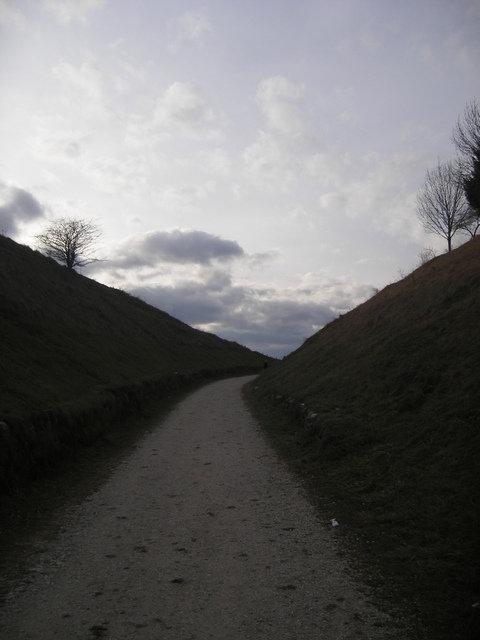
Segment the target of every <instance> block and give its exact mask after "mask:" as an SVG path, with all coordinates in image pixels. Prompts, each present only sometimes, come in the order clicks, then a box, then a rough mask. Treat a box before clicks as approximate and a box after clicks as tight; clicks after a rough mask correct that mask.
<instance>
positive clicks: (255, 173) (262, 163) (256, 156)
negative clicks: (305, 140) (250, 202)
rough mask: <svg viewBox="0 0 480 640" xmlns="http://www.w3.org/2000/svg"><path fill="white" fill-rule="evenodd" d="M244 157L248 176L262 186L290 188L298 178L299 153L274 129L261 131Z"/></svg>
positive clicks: (261, 187)
mask: <svg viewBox="0 0 480 640" xmlns="http://www.w3.org/2000/svg"><path fill="white" fill-rule="evenodd" d="M242 157H243V163H244V174H245V176H246V177H247V179H248V180H249V181H250V182H252V183H253V184H254V185H255V186H256V187H258V188H260V189H265V190H267V191H278V190H280V191H284V192H288V191H289V190H290V189H291V188H292V187H293V186H294V185H295V184H297V182H298V167H297V166H296V157H295V155H294V154H292V152H291V148H290V145H289V143H288V142H286V141H285V140H283V139H279V138H278V137H277V136H275V135H273V134H271V133H266V132H263V131H260V132H259V135H258V139H257V141H256V142H254V143H253V144H251V145H250V146H248V147H247V148H246V149H245V151H244V152H243V156H242Z"/></svg>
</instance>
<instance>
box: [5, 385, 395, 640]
mask: <svg viewBox="0 0 480 640" xmlns="http://www.w3.org/2000/svg"><path fill="white" fill-rule="evenodd" d="M248 379H250V378H234V379H230V380H223V381H220V382H216V383H213V384H210V385H208V386H206V387H203V388H202V389H200V390H197V391H196V392H194V393H193V394H192V395H190V396H188V397H187V398H186V399H184V400H183V401H182V402H181V403H180V404H178V405H177V406H176V407H175V408H174V409H173V410H172V412H171V413H170V414H169V415H168V416H167V418H166V419H164V420H163V421H161V422H160V423H159V424H158V427H157V428H156V429H154V430H153V431H152V432H151V433H148V434H147V435H146V436H145V437H144V438H143V439H142V440H141V441H140V443H139V444H138V447H137V448H136V450H135V451H134V453H133V454H132V455H130V456H129V457H128V458H126V459H125V460H123V462H122V463H121V464H119V466H118V467H117V468H116V469H115V470H114V471H113V472H112V473H111V475H110V477H109V479H108V480H107V481H106V482H105V483H104V484H103V486H102V487H101V488H100V489H99V490H98V491H96V492H95V493H93V494H92V495H90V496H89V497H88V498H87V499H86V500H84V501H83V502H82V503H81V504H79V505H75V506H72V507H71V508H70V509H68V510H67V512H66V513H64V514H63V516H62V519H61V521H59V522H58V527H59V534H58V535H57V536H55V539H54V541H53V542H51V543H48V542H45V541H42V548H41V549H38V550H37V551H38V553H37V554H35V555H33V556H32V558H35V559H36V560H35V562H32V563H31V565H30V566H29V568H28V571H26V572H25V573H24V574H23V575H22V576H17V578H16V579H15V580H14V581H13V582H12V584H11V585H10V590H9V592H8V595H7V597H6V600H5V603H4V606H3V608H2V609H1V610H0V637H1V638H3V639H4V640H15V639H17V638H18V639H20V638H21V639H22V640H27V639H32V640H33V639H34V640H52V639H54V638H62V640H64V639H66V638H68V639H72V640H73V639H75V640H77V639H78V640H91V639H93V638H107V639H108V638H110V639H112V640H127V639H133V638H134V639H135V640H159V639H163V638H172V639H173V638H174V639H175V640H187V639H193V638H199V639H202V640H204V639H206V638H222V639H224V638H229V639H231V640H233V639H235V638H242V640H243V639H245V638H255V639H259V638H269V639H273V638H275V639H276V640H281V639H286V638H288V639H294V638H302V639H304V640H308V639H312V640H313V639H315V640H317V639H318V638H322V639H325V640H334V639H335V640H341V639H345V640H347V639H353V638H372V639H373V638H375V639H387V638H405V637H408V634H406V632H405V629H402V628H399V627H398V625H399V624H400V623H399V621H398V619H396V618H394V617H393V616H390V615H388V614H387V613H385V612H381V611H379V610H378V609H377V608H376V607H375V605H374V604H373V603H372V602H371V601H370V599H369V598H370V596H369V592H368V590H367V589H366V588H365V587H363V586H362V585H361V583H359V582H358V581H356V580H355V577H354V576H353V575H352V574H351V572H350V571H349V568H348V566H347V564H346V561H345V560H344V559H341V558H340V557H339V556H338V553H337V544H336V540H335V532H336V529H335V528H334V527H331V526H330V527H327V526H325V523H324V522H321V521H320V520H319V518H318V515H317V514H316V512H315V510H314V508H313V506H312V505H311V504H310V502H309V501H308V499H307V498H306V495H305V493H304V491H303V489H302V487H301V486H300V484H299V481H298V480H297V479H296V478H295V477H294V476H292V475H291V474H290V473H289V472H288V471H287V469H286V468H285V466H284V465H283V464H282V463H281V462H279V461H278V459H277V458H276V457H275V454H274V453H273V452H272V450H271V449H270V447H269V445H268V444H267V443H266V441H265V439H264V437H263V435H262V433H261V431H260V428H259V427H258V425H257V424H256V423H255V421H254V419H253V418H252V417H251V414H250V413H249V411H248V409H247V407H246V406H245V404H244V401H243V399H242V397H241V387H242V385H243V384H244V383H245V382H246V380H248Z"/></svg>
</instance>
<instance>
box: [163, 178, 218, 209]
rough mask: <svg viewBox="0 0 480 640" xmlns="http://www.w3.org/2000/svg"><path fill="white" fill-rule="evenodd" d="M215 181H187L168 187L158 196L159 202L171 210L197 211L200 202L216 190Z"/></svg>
mask: <svg viewBox="0 0 480 640" xmlns="http://www.w3.org/2000/svg"><path fill="white" fill-rule="evenodd" d="M215 186H216V185H215V182H213V181H211V180H208V181H207V182H205V183H203V184H195V183H187V184H181V185H175V186H171V187H167V188H166V189H165V190H164V191H162V193H161V194H160V195H159V196H158V202H159V204H160V205H161V206H162V207H165V208H166V209H167V210H169V211H177V212H178V211H196V210H197V207H198V203H199V201H201V200H205V199H206V198H207V197H208V196H209V195H210V194H211V193H213V192H214V191H215Z"/></svg>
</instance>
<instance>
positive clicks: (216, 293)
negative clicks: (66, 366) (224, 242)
mask: <svg viewBox="0 0 480 640" xmlns="http://www.w3.org/2000/svg"><path fill="white" fill-rule="evenodd" d="M130 291H131V292H132V293H133V294H134V295H136V296H138V297H139V298H141V299H142V300H145V301H146V302H148V303H149V304H151V305H153V306H156V307H159V308H160V309H162V310H163V311H166V312H167V313H169V314H171V315H173V316H175V317H176V318H179V319H180V320H182V321H183V322H186V323H187V324H189V325H194V326H199V327H200V328H208V329H209V330H211V331H212V332H213V333H215V334H216V335H219V336H221V337H223V338H227V339H228V340H233V341H235V342H238V343H239V344H244V345H246V346H248V347H249V348H251V349H254V350H256V351H261V352H263V353H266V354H268V355H272V356H277V357H282V356H284V355H286V354H288V353H290V352H291V351H293V350H295V349H297V348H298V347H299V346H300V345H301V344H302V343H303V341H304V340H305V338H307V337H309V336H311V335H312V334H313V333H315V332H316V331H317V330H318V329H319V328H320V327H322V326H324V325H325V324H327V323H328V322H330V321H331V320H333V319H334V318H335V317H336V316H338V311H337V310H334V309H333V308H332V307H330V306H329V305H328V304H318V303H315V302H308V303H304V302H296V301H295V300H289V299H284V298H276V299H268V298H264V297H263V296H261V295H259V292H258V291H256V290H255V289H250V288H248V287H239V286H233V285H232V284H231V281H230V278H229V277H228V276H225V277H224V279H223V280H222V275H221V274H219V273H215V274H214V275H213V276H212V277H211V278H210V279H209V280H208V281H207V282H204V283H198V282H184V283H182V284H180V285H177V286H175V287H168V286H150V287H136V288H134V289H130ZM271 293H272V294H273V292H271Z"/></svg>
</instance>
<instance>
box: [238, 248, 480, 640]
mask: <svg viewBox="0 0 480 640" xmlns="http://www.w3.org/2000/svg"><path fill="white" fill-rule="evenodd" d="M479 318H480V238H476V239H474V240H472V241H470V242H468V243H467V244H465V245H463V246H462V247H460V248H459V249H457V250H456V251H454V252H452V253H451V254H449V255H443V256H440V257H438V258H435V259H434V260H432V261H431V262H429V263H428V264H426V265H424V266H422V267H421V268H419V269H418V270H416V271H415V272H414V273H412V274H411V275H409V276H407V277H406V278H405V279H404V280H402V281H401V282H398V283H396V284H392V285H390V286H388V287H386V288H385V289H384V290H383V291H381V292H380V293H378V294H377V295H376V296H375V297H373V298H372V299H370V300H369V301H367V302H366V303H364V304H363V305H360V306H359V307H358V308H356V309H354V310H353V311H351V312H350V313H348V314H346V315H345V316H343V317H341V318H339V319H337V320H335V321H334V322H332V323H331V324H329V325H328V326H326V327H325V328H324V329H323V330H321V331H320V332H319V333H317V334H316V335H315V336H313V337H312V338H310V339H309V340H307V341H306V342H305V343H304V345H302V347H301V348H300V349H298V350H297V351H296V352H294V353H293V354H292V355H290V356H289V357H288V358H286V359H285V361H284V362H282V363H281V364H280V365H278V366H276V367H272V368H271V369H269V370H268V371H266V372H264V373H263V374H262V375H261V377H260V379H259V380H258V381H256V382H255V385H256V386H257V391H256V392H255V393H253V391H251V392H250V395H251V396H254V397H256V401H255V402H256V404H257V409H258V410H259V411H265V407H263V408H262V407H261V406H260V404H261V403H259V398H261V397H265V395H269V396H270V397H276V398H277V400H276V405H277V410H280V408H281V409H283V410H284V411H285V410H286V409H287V407H290V413H291V409H292V407H295V406H297V403H298V402H302V403H305V405H306V407H307V408H308V409H309V410H311V411H314V412H316V413H317V414H318V415H317V423H316V428H314V429H310V430H309V431H307V430H306V429H302V428H300V427H298V426H297V427H295V426H293V425H292V423H291V422H289V423H288V424H286V422H285V420H284V419H283V418H280V417H279V418H278V420H277V428H276V429H274V430H273V432H272V438H274V439H275V440H276V442H277V444H278V445H279V446H280V447H283V450H284V453H285V455H286V456H287V457H288V458H289V460H290V461H291V463H292V465H294V466H295V467H296V468H297V469H298V470H299V471H301V472H303V473H304V474H306V475H307V476H308V478H309V479H310V481H311V483H312V487H313V491H314V494H315V496H316V498H317V500H318V501H319V504H320V506H321V509H322V510H323V512H324V513H325V516H326V518H332V517H336V518H338V520H339V521H340V523H341V527H342V535H344V536H345V538H348V539H349V541H350V543H355V544H358V545H359V547H360V548H361V550H362V557H363V558H364V560H365V562H366V563H367V564H366V566H367V567H368V568H369V569H368V570H369V572H370V574H369V575H370V576H371V580H372V583H373V584H375V583H378V584H382V583H384V582H385V583H386V584H387V586H388V588H389V589H390V591H391V593H393V597H394V599H395V600H396V601H397V602H402V601H403V599H404V598H405V599H407V600H408V602H409V603H410V605H409V606H410V607H412V606H413V607H414V609H416V611H417V615H418V617H419V618H421V619H423V620H424V621H425V622H426V623H427V624H429V625H430V626H431V627H432V629H431V631H430V635H429V637H432V638H433V637H439V638H449V639H453V638H459V639H460V638H461V639H462V640H467V639H469V638H471V639H472V640H473V638H477V637H480V611H479V610H478V609H475V608H472V605H473V604H474V603H476V602H478V601H480V565H479V562H480V553H479V544H480V543H479V540H480V538H479V532H480V517H479V514H480V508H479V496H480V491H479V489H480V469H479V454H480V332H479V324H478V322H479ZM278 396H281V397H282V399H280V398H279V397H278ZM289 399H294V400H295V402H293V403H288V402H286V400H289ZM282 400H283V401H282ZM297 425H298V423H297Z"/></svg>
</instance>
